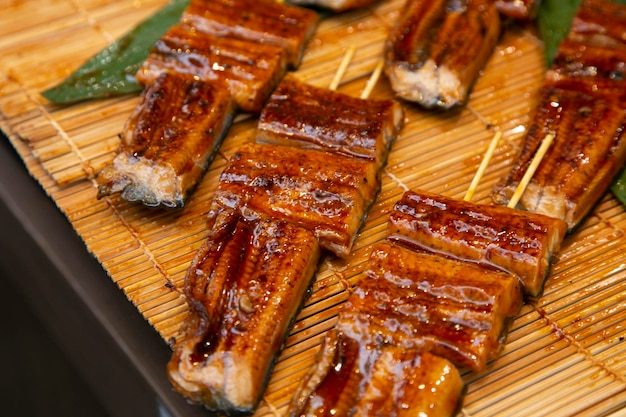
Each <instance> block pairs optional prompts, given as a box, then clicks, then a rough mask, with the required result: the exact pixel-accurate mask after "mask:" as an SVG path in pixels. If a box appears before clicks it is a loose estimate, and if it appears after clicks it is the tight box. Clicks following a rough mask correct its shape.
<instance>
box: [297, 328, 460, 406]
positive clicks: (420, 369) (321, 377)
mask: <svg viewBox="0 0 626 417" xmlns="http://www.w3.org/2000/svg"><path fill="white" fill-rule="evenodd" d="M464 385H465V384H464V382H463V380H462V379H461V376H460V374H459V372H458V371H457V369H456V368H455V367H454V365H452V364H451V363H450V362H449V361H447V360H446V359H443V358H441V357H439V356H436V355H432V354H430V353H428V352H424V351H419V350H413V349H403V348H397V347H395V346H392V345H379V346H375V347H372V346H369V347H366V346H364V345H362V344H360V343H359V342H358V341H357V340H355V339H352V338H350V337H348V336H346V335H345V334H342V333H341V332H337V331H335V330H331V331H330V332H328V334H327V335H326V337H325V338H324V340H323V342H322V347H321V350H320V352H319V353H318V360H317V365H316V366H315V367H314V368H312V369H311V370H310V371H309V373H308V374H307V375H306V376H305V378H304V379H303V381H302V383H301V384H300V386H299V387H298V389H297V391H296V395H295V396H294V400H293V401H292V403H291V405H290V408H289V410H288V415H289V416H294V417H295V416H298V417H299V416H318V417H321V416H328V417H330V416H388V417H404V416H407V417H408V416H421V417H451V416H453V415H455V414H456V411H457V410H458V408H460V400H461V398H462V393H463V390H464Z"/></svg>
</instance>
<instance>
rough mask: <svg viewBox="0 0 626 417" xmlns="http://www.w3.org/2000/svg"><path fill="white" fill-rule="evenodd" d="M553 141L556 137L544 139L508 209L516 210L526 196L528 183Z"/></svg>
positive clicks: (550, 136)
mask: <svg viewBox="0 0 626 417" xmlns="http://www.w3.org/2000/svg"><path fill="white" fill-rule="evenodd" d="M553 140H554V135H550V134H549V135H547V136H546V137H545V138H544V139H543V142H542V143H541V146H540V147H539V149H538V150H537V153H536V154H535V156H534V157H533V160H532V161H531V162H530V166H529V167H528V169H527V170H526V172H525V173H524V176H523V177H522V180H521V181H520V183H519V184H518V185H517V188H516V189H515V192H514V193H513V197H511V200H509V204H507V207H509V208H515V206H516V205H517V203H518V202H519V200H520V198H522V194H524V191H525V190H526V187H527V186H528V183H529V182H530V180H531V178H532V177H533V175H534V174H535V171H536V170H537V168H538V167H539V164H540V163H541V160H542V159H543V157H544V155H545V154H546V152H547V151H548V148H549V147H550V145H551V144H552V141H553Z"/></svg>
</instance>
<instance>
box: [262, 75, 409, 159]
mask: <svg viewBox="0 0 626 417" xmlns="http://www.w3.org/2000/svg"><path fill="white" fill-rule="evenodd" d="M403 124H404V111H403V109H402V107H401V105H400V104H399V103H398V102H396V101H393V100H373V99H369V100H367V99H360V98H357V97H352V96H349V95H347V94H341V93H337V92H334V91H331V90H328V89H324V88H319V87H314V86H312V85H310V84H306V83H303V82H301V81H298V80H297V79H296V78H295V77H293V76H287V77H285V78H284V79H283V80H282V82H281V83H280V84H279V85H278V88H277V89H276V90H275V91H274V92H273V93H272V95H271V97H270V99H269V100H268V102H267V104H266V105H265V107H264V108H263V111H262V112H261V115H260V117H259V124H258V133H257V141H261V142H268V143H277V144H282V145H289V146H301V147H303V148H318V149H320V150H326V151H330V152H333V153H337V154H340V155H345V156H351V157H358V158H363V159H365V160H369V161H373V162H376V165H377V166H382V165H383V163H385V161H386V160H387V155H388V154H389V147H390V146H391V141H392V140H393V139H394V138H395V137H396V136H397V135H398V132H399V131H400V130H401V129H402V126H403Z"/></svg>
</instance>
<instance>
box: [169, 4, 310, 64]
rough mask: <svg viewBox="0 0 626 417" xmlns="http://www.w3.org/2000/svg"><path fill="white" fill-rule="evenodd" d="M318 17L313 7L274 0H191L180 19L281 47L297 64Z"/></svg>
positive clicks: (203, 28) (207, 29) (212, 31)
mask: <svg viewBox="0 0 626 417" xmlns="http://www.w3.org/2000/svg"><path fill="white" fill-rule="evenodd" d="M318 19H319V17H318V15H317V13H315V12H314V11H312V10H309V9H305V8H302V7H296V6H290V5H288V4H283V3H279V2H275V1H273V0H193V1H192V2H191V3H190V5H189V7H187V9H186V10H185V12H184V13H183V16H182V19H181V20H182V22H183V23H185V24H188V25H191V26H193V27H195V28H196V29H197V30H199V31H201V32H206V33H210V34H213V35H215V36H225V37H230V38H235V39H246V40H250V41H253V42H257V43H264V44H265V43H268V44H272V45H278V46H280V47H283V48H285V50H286V51H287V60H288V63H289V65H290V66H291V67H292V68H296V67H297V66H298V65H299V64H300V60H301V59H302V53H303V51H304V47H305V45H306V42H307V40H308V39H309V38H310V37H311V35H312V34H313V31H314V30H315V28H316V27H317V22H318Z"/></svg>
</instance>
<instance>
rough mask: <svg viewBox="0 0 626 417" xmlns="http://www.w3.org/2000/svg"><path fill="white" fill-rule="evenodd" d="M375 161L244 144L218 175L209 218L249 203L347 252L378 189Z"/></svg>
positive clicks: (327, 245)
mask: <svg viewBox="0 0 626 417" xmlns="http://www.w3.org/2000/svg"><path fill="white" fill-rule="evenodd" d="M377 176H378V173H377V170H376V166H375V165H374V163H371V162H365V161H362V160H358V159H354V158H347V157H344V156H340V155H332V156H331V154H329V153H328V152H323V151H318V150H313V149H301V148H295V147H288V146H279V145H263V144H248V145H244V146H243V147H242V148H240V149H239V150H238V151H237V152H236V153H235V155H234V156H233V158H231V160H230V163H229V164H228V166H227V167H226V168H225V169H224V171H223V172H222V174H221V176H220V182H219V185H218V188H217V190H216V191H215V194H214V197H213V204H212V208H211V212H210V214H209V222H211V221H212V219H213V216H215V215H217V214H219V213H220V212H221V211H222V210H223V209H224V208H236V207H246V208H249V209H252V210H255V211H259V212H262V213H264V214H265V215H267V216H269V217H272V218H275V219H283V220H288V221H291V222H294V223H297V224H298V225H300V226H302V227H305V228H307V229H309V230H311V231H313V233H314V234H315V236H317V238H318V239H320V244H321V245H322V247H324V248H325V249H328V250H330V251H332V252H334V253H335V254H337V255H338V256H342V257H346V256H348V254H349V253H350V248H351V247H352V243H353V240H354V238H355V237H356V232H357V230H358V228H359V227H360V225H361V223H362V220H363V216H364V215H365V213H366V212H367V209H368V208H369V205H370V204H371V202H372V201H373V199H374V196H375V195H376V192H377V190H378V183H379V181H378V177H377Z"/></svg>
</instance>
